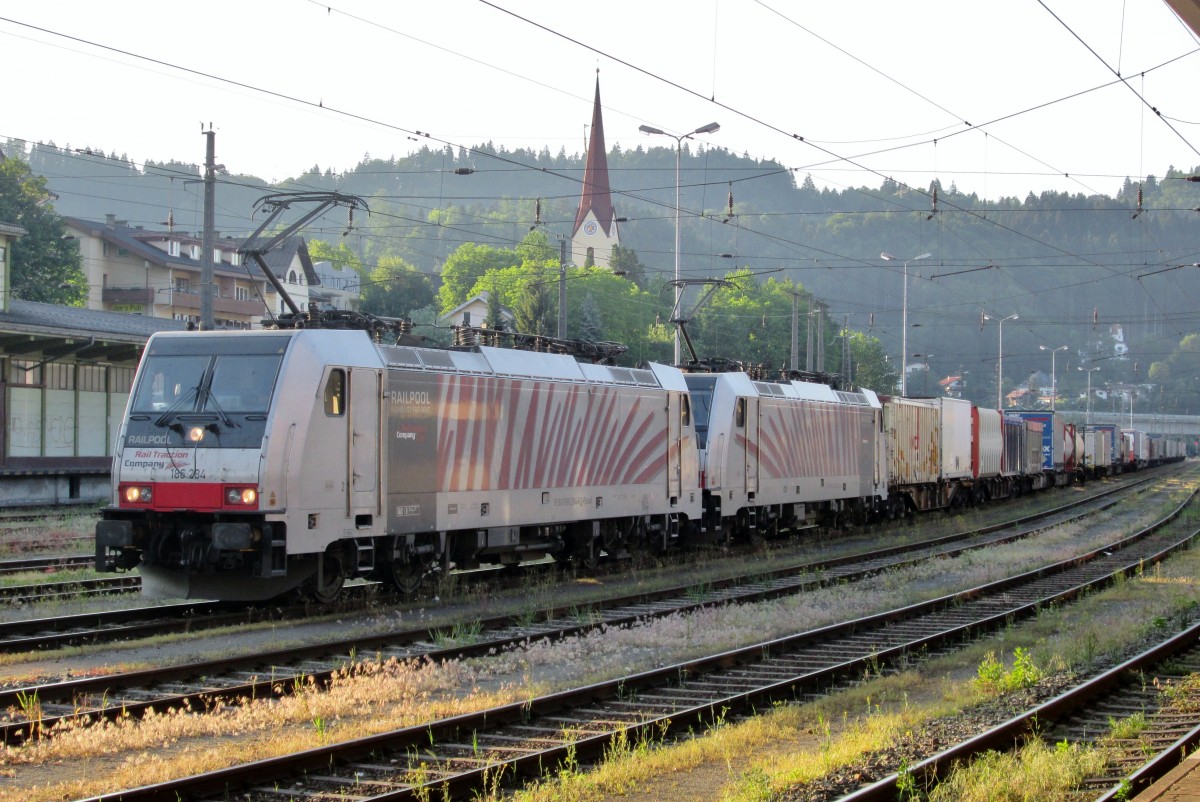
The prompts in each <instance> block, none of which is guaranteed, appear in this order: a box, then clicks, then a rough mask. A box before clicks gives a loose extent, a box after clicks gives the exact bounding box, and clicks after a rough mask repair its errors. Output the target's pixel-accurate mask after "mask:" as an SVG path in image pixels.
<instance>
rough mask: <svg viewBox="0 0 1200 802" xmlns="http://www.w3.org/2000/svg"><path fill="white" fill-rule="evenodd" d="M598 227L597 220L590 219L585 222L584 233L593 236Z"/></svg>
mask: <svg viewBox="0 0 1200 802" xmlns="http://www.w3.org/2000/svg"><path fill="white" fill-rule="evenodd" d="M596 228H597V226H596V224H595V222H593V221H591V220H589V221H587V222H586V223H584V224H583V233H584V234H587V235H588V236H589V237H590V236H593V235H594V234H595V233H596Z"/></svg>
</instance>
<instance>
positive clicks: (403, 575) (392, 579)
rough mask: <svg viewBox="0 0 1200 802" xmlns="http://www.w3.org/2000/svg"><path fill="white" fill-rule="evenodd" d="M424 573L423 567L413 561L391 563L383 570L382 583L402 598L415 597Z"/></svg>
mask: <svg viewBox="0 0 1200 802" xmlns="http://www.w3.org/2000/svg"><path fill="white" fill-rule="evenodd" d="M425 573H426V571H425V566H423V565H421V563H419V562H416V561H414V560H405V561H404V562H392V563H388V564H387V566H386V567H385V568H384V572H383V582H384V584H386V585H387V586H388V587H389V588H391V589H392V590H394V591H396V592H397V593H399V594H400V595H402V596H415V595H417V591H418V590H420V588H421V582H422V581H423V580H424V579H425Z"/></svg>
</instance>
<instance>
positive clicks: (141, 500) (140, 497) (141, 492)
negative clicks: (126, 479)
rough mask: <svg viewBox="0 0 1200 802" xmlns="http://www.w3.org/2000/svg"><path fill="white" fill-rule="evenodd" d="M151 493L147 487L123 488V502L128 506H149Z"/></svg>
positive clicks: (133, 486) (131, 486) (132, 486)
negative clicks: (127, 503) (128, 504)
mask: <svg viewBox="0 0 1200 802" xmlns="http://www.w3.org/2000/svg"><path fill="white" fill-rule="evenodd" d="M151 496H152V493H151V492H150V488H148V487H138V486H137V485H130V486H129V487H126V488H125V500H126V501H128V502H129V503H130V504H149V503H150V498H151Z"/></svg>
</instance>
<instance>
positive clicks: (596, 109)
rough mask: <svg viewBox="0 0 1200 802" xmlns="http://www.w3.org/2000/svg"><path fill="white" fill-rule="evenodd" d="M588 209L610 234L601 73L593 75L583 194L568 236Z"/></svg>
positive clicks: (606, 232) (576, 228)
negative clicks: (589, 137)
mask: <svg viewBox="0 0 1200 802" xmlns="http://www.w3.org/2000/svg"><path fill="white" fill-rule="evenodd" d="M588 211H592V212H594V213H595V215H596V220H597V221H598V222H599V223H600V227H601V228H603V229H604V233H605V234H606V235H610V236H611V235H612V231H611V228H612V222H613V218H614V217H616V212H615V211H613V205H612V194H611V193H610V191H609V187H608V152H607V150H606V149H605V147H604V119H603V118H602V117H601V116H600V76H596V102H595V105H594V106H593V107H592V136H591V139H590V140H588V151H587V165H586V166H585V167H584V168H583V196H582V197H580V199H579V211H578V212H577V213H576V214H575V228H573V229H572V230H571V236H574V235H575V234H577V233H578V232H579V227H580V226H581V225H583V220H584V218H585V217H587V213H588Z"/></svg>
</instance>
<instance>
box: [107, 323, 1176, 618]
mask: <svg viewBox="0 0 1200 802" xmlns="http://www.w3.org/2000/svg"><path fill="white" fill-rule="evenodd" d="M1087 431H1088V430H1086V429H1085V430H1084V431H1081V432H1080V433H1079V438H1078V439H1079V443H1077V442H1076V439H1077V437H1076V431H1075V428H1074V427H1071V426H1069V425H1065V424H1063V423H1062V421H1061V419H1059V418H1056V417H1054V416H1053V415H1052V414H1051V413H1028V414H1022V415H1010V414H1005V413H1002V412H1001V411H998V410H994V409H985V408H980V407H975V406H973V405H972V404H970V402H968V401H964V400H961V399H953V398H935V399H916V398H901V397H896V396H889V395H880V394H877V393H875V392H872V391H871V390H867V389H860V390H856V391H847V390H840V389H834V388H833V387H830V386H827V385H825V384H820V383H815V382H809V381H794V380H793V381H784V380H780V381H762V380H758V379H756V378H754V377H752V376H750V375H748V374H747V373H744V372H737V371H732V372H720V373H699V372H696V373H693V372H684V371H681V370H679V369H677V368H675V367H670V366H665V365H657V364H650V365H648V366H646V367H643V368H626V367H615V366H612V365H608V364H593V363H588V362H585V361H580V360H577V359H575V358H573V357H571V356H567V355H562V354H552V353H542V352H534V351H522V350H512V349H506V348H496V347H487V346H475V347H471V348H461V349H439V348H429V347H419V346H414V345H384V344H380V343H378V342H376V341H375V339H374V338H372V336H370V335H369V334H368V333H367V332H365V331H355V330H330V329H316V328H303V327H301V326H296V327H294V328H291V329H279V330H262V331H250V332H246V331H238V332H219V331H214V332H209V331H206V332H173V333H162V334H156V335H154V336H153V337H152V338H151V339H150V340H149V342H148V343H147V346H146V349H145V353H144V356H143V359H142V362H141V364H140V366H139V368H138V372H137V375H136V377H135V380H134V386H133V389H132V391H131V394H130V397H129V401H128V406H127V409H126V413H125V416H124V420H123V423H122V425H121V427H120V430H119V432H118V435H117V443H116V449H115V452H114V453H115V457H114V464H113V503H112V505H111V506H110V507H108V508H107V509H106V510H105V511H104V512H103V518H102V520H101V521H99V522H98V524H97V526H96V567H97V569H98V570H100V571H118V570H129V569H134V568H136V569H138V570H139V571H140V573H141V576H142V580H143V589H144V593H146V594H147V595H150V596H160V597H176V598H186V597H202V598H216V599H226V600H262V599H269V598H273V597H276V596H279V595H281V594H284V593H287V592H290V591H293V590H299V591H301V592H303V593H305V594H307V595H308V596H309V597H311V598H315V599H317V600H320V601H329V600H331V599H333V598H335V597H336V596H337V595H338V593H339V592H340V590H341V588H342V586H343V584H344V582H345V581H346V580H347V579H349V578H351V577H356V576H366V577H372V578H375V579H378V580H381V581H382V582H384V583H385V584H387V585H388V586H390V587H392V588H395V589H397V590H399V591H403V592H413V591H414V590H415V589H416V588H417V586H418V585H419V583H420V582H421V581H422V578H423V577H426V576H427V575H428V574H429V573H430V572H433V571H437V570H444V569H447V568H449V567H458V568H467V567H473V566H478V565H482V564H503V565H515V564H517V563H520V562H522V561H525V560H532V559H536V558H542V557H546V556H552V557H554V558H556V559H557V560H559V561H562V562H564V563H568V564H574V565H578V566H582V567H583V568H585V569H587V568H591V567H593V566H594V565H595V564H596V562H597V561H598V560H599V559H600V558H601V556H602V555H607V556H609V557H620V556H625V555H629V554H633V553H636V552H650V553H654V554H662V553H667V552H671V551H672V550H677V549H686V548H689V547H692V546H694V545H695V544H698V543H704V542H713V541H724V540H749V541H755V540H758V539H761V538H765V537H770V536H774V535H777V534H780V533H785V532H795V531H799V530H803V529H806V528H811V527H818V526H828V527H838V526H842V525H845V524H850V523H855V522H865V521H869V520H873V519H877V518H894V517H896V516H900V515H904V514H908V513H910V512H916V511H924V510H931V509H944V508H955V507H958V506H961V505H964V504H968V503H975V502H980V501H985V500H990V499H996V498H1005V497H1008V496H1014V495H1020V494H1022V493H1025V492H1028V491H1031V490H1035V489H1038V488H1042V487H1050V486H1055V485H1061V484H1065V483H1067V482H1070V481H1074V480H1075V479H1076V478H1078V477H1079V476H1080V475H1082V473H1083V472H1084V469H1085V468H1087V469H1090V470H1091V471H1092V472H1093V473H1099V470H1100V464H1099V463H1100V461H1101V460H1103V461H1104V463H1105V464H1104V472H1111V471H1117V470H1121V469H1123V468H1125V467H1126V466H1127V465H1128V467H1138V466H1140V465H1141V464H1143V463H1144V464H1150V462H1151V461H1152V459H1151V448H1150V441H1148V440H1147V439H1146V438H1145V436H1144V435H1143V434H1142V433H1140V432H1130V433H1125V432H1121V433H1119V435H1120V438H1119V442H1118V433H1115V432H1112V431H1109V432H1107V434H1105V433H1099V434H1096V435H1095V437H1094V438H1093V439H1092V440H1088V439H1087V436H1086V434H1087ZM1093 431H1098V430H1093ZM1127 435H1128V436H1127ZM1093 441H1094V442H1093ZM1089 443H1091V445H1089ZM1089 449H1090V450H1089ZM1127 449H1128V450H1127ZM1101 452H1104V453H1103V454H1102V453H1101ZM1143 452H1144V455H1143ZM1159 452H1160V454H1162V455H1165V454H1166V453H1168V447H1167V446H1160V449H1159ZM1076 454H1088V455H1090V456H1087V457H1084V458H1083V459H1081V460H1079V465H1076V460H1075V455H1076ZM1143 456H1144V457H1145V459H1144V460H1143V459H1142V457H1143ZM1173 456H1174V454H1173ZM1178 456H1182V452H1180V453H1179V454H1178ZM1127 457H1128V458H1129V462H1127V461H1126V458H1127ZM1160 459H1166V457H1165V456H1162V457H1160Z"/></svg>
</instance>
